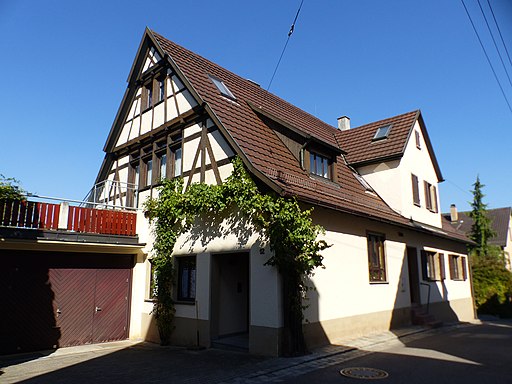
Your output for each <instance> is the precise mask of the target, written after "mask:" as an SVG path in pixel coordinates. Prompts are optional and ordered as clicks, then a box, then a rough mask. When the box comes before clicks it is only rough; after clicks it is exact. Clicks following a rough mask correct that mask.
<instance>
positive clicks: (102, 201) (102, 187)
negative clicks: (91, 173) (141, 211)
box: [81, 180, 137, 209]
mask: <svg viewBox="0 0 512 384" xmlns="http://www.w3.org/2000/svg"><path fill="white" fill-rule="evenodd" d="M91 204H94V205H95V206H98V205H101V206H102V207H103V208H114V207H122V208H125V209H134V208H135V207H137V185H136V184H133V183H125V182H121V181H117V180H103V181H101V182H99V183H97V184H95V185H94V186H93V187H92V188H91V190H90V191H89V192H88V193H87V195H86V196H85V198H84V202H83V203H82V204H81V206H89V205H91ZM89 207H90V206H89Z"/></svg>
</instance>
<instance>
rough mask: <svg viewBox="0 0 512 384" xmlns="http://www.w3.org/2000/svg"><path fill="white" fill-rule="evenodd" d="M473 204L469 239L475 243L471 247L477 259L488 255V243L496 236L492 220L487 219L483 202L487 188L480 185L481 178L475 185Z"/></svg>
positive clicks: (485, 205) (477, 178)
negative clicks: (484, 188)
mask: <svg viewBox="0 0 512 384" xmlns="http://www.w3.org/2000/svg"><path fill="white" fill-rule="evenodd" d="M473 187H474V189H473V191H472V193H473V202H472V203H471V208H472V210H471V212H470V213H469V217H471V218H472V219H473V224H472V226H471V232H470V233H469V238H470V239H471V240H473V241H474V242H475V244H474V245H471V246H470V248H471V250H472V251H473V252H474V253H475V254H476V256H477V257H484V256H487V255H488V253H489V252H488V251H489V245H488V241H489V239H491V238H492V237H494V236H495V235H496V233H495V232H494V231H493V230H492V227H491V220H490V219H489V218H488V217H487V204H485V203H484V202H483V198H484V196H485V195H484V194H483V192H482V188H483V187H485V185H483V184H482V183H480V178H479V177H478V176H477V177H476V181H475V183H474V184H473Z"/></svg>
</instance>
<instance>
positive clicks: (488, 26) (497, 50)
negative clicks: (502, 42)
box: [478, 0, 512, 86]
mask: <svg viewBox="0 0 512 384" xmlns="http://www.w3.org/2000/svg"><path fill="white" fill-rule="evenodd" d="M478 6H479V7H480V11H481V12H482V16H483V17H484V20H485V24H486V25H487V29H488V30H489V33H490V34H491V38H492V42H493V43H494V47H495V48H496V52H498V56H499V58H500V60H501V65H503V69H504V70H505V74H506V75H507V78H508V82H509V83H510V85H511V86H512V81H511V80H510V75H509V74H508V71H507V67H506V66H505V62H504V61H503V57H502V56H501V52H500V50H499V48H498V44H497V43H496V40H495V39H494V34H493V33H492V30H491V27H490V25H489V22H488V21H487V16H485V12H484V9H483V8H482V4H481V3H480V0H478Z"/></svg>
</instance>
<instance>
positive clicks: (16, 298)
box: [0, 250, 134, 354]
mask: <svg viewBox="0 0 512 384" xmlns="http://www.w3.org/2000/svg"><path fill="white" fill-rule="evenodd" d="M0 260H1V263H2V264H1V265H2V268H1V269H0V292H1V302H0V304H1V305H2V308H3V310H2V316H1V319H2V321H1V326H0V353H1V354H11V353H22V352H29V351H36V350H43V349H55V348H60V347H67V346H75V345H83V344H91V343H101V342H107V341H114V340H123V339H126V338H128V330H129V313H130V294H131V273H132V268H133V265H134V256H133V255H124V254H105V253H76V252H75V253H73V252H38V251H14V250H2V251H0Z"/></svg>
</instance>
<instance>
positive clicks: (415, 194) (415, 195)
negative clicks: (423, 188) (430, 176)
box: [411, 175, 420, 205]
mask: <svg viewBox="0 0 512 384" xmlns="http://www.w3.org/2000/svg"><path fill="white" fill-rule="evenodd" d="M411 180H412V199H413V202H414V204H416V205H420V188H419V185H418V176H416V175H411Z"/></svg>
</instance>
